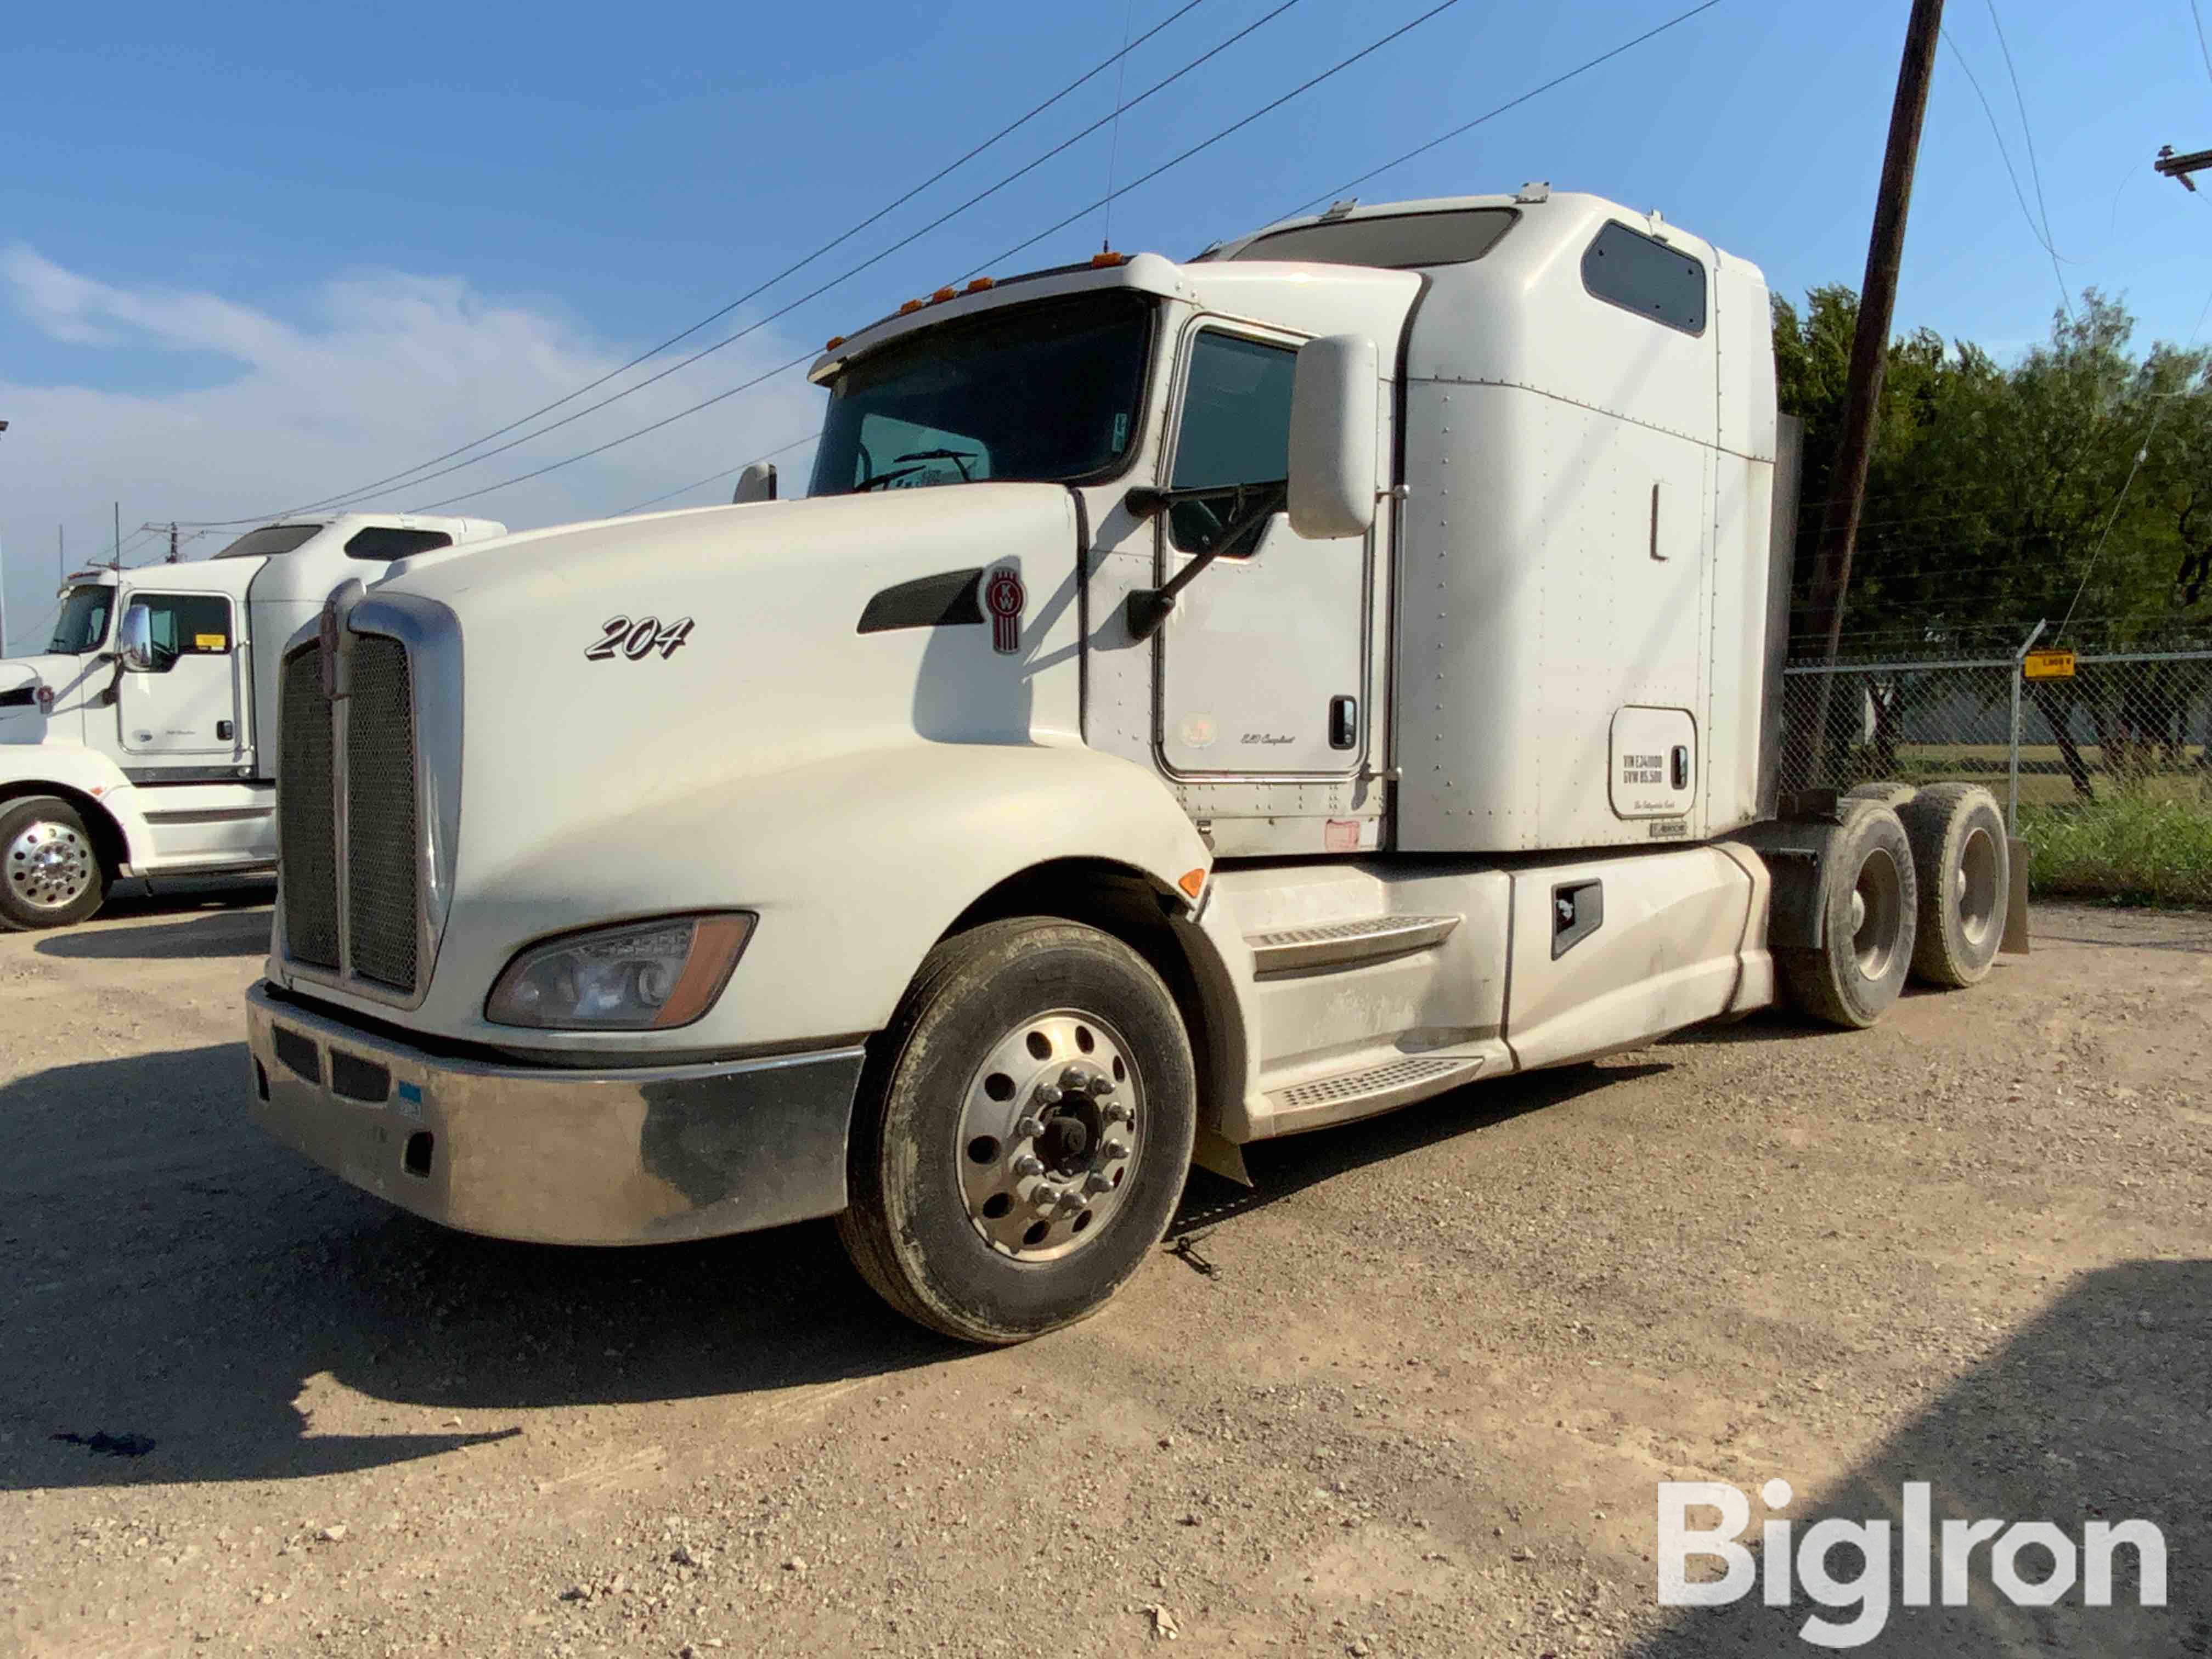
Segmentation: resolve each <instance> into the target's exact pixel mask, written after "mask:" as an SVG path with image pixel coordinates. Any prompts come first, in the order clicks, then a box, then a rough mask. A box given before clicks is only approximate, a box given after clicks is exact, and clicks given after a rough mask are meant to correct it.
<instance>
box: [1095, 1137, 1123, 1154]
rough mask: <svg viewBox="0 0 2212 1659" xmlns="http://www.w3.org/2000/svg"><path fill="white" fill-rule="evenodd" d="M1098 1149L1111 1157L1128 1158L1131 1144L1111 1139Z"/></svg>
mask: <svg viewBox="0 0 2212 1659" xmlns="http://www.w3.org/2000/svg"><path fill="white" fill-rule="evenodd" d="M1098 1150H1099V1151H1100V1152H1103V1153H1104V1154H1105V1155H1106V1156H1107V1157H1108V1158H1127V1157H1128V1155H1129V1146H1128V1143H1127V1141H1121V1140H1109V1141H1108V1142H1107V1143H1106V1144H1105V1145H1104V1146H1101V1147H1100V1148H1099V1149H1098Z"/></svg>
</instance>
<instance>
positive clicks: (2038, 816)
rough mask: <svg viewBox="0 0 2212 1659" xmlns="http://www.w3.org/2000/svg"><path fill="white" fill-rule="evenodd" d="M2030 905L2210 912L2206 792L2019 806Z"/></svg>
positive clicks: (2124, 794) (2210, 815) (2211, 790)
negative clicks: (2075, 903) (2099, 901)
mask: <svg viewBox="0 0 2212 1659" xmlns="http://www.w3.org/2000/svg"><path fill="white" fill-rule="evenodd" d="M2020 833H2021V837H2022V839H2024V840H2025V841H2026V842H2027V843H2028V845H2029V847H2030V848H2033V854H2034V858H2033V862H2032V863H2031V864H2030V865H2029V866H2028V890H2029V891H2030V892H2031V893H2033V895H2034V896H2036V897H2038V898H2055V897H2059V896H2069V897H2078V898H2104V899H2114V900H2117V901H2118V902H2122V903H2124V904H2204V905H2212V787H2207V786H2206V785H2204V784H2202V783H2199V784H2197V785H2195V786H2194V787H2185V788H2182V789H2175V788H2172V787H2170V786H2169V787H2165V788H2160V789H2151V788H2142V787H2133V788H2124V789H2120V790H2118V791H2116V792H2115V793H2111V794H2106V795H2104V796H2101V797H2100V799H2097V800H2095V801H2093V802H2090V803H2087V804H2083V805H2063V806H2057V805H2053V806H2031V805H2027V803H2026V802H2022V803H2021V809H2020Z"/></svg>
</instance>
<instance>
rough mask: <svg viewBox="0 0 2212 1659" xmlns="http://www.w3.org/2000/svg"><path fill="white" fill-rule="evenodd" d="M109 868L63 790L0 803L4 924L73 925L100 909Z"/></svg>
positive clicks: (0, 915)
mask: <svg viewBox="0 0 2212 1659" xmlns="http://www.w3.org/2000/svg"><path fill="white" fill-rule="evenodd" d="M106 896H107V871H106V866H103V865H102V864H101V863H100V848H98V846H97V845H95V844H94V841H93V838H92V832H91V831H90V830H88V829H86V828H85V825H84V819H83V818H82V817H81V816H79V814H78V812H77V810H76V808H75V807H74V806H72V805H70V804H69V803H68V802H67V801H65V800H64V799H61V797H60V796H58V795H27V796H25V797H23V798H22V799H19V800H11V801H9V802H6V803H5V804H0V927H7V928H11V929H21V930H22V931H25V932H32V931H35V930H37V929H40V928H46V927H71V926H73V925H75V924H76V923H77V922H80V921H84V920H85V919H86V918H87V917H88V916H89V915H92V914H93V912H94V911H95V910H97V909H99V908H100V902H101V901H102V900H103V899H105V898H106Z"/></svg>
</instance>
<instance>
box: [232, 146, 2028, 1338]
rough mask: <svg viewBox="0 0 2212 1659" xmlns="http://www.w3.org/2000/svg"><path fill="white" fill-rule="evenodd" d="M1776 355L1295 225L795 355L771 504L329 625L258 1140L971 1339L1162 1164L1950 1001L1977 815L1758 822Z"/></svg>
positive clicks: (1582, 199)
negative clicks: (820, 394)
mask: <svg viewBox="0 0 2212 1659" xmlns="http://www.w3.org/2000/svg"><path fill="white" fill-rule="evenodd" d="M1768 330H1769V322H1768V304H1767V291H1766V287H1765V282H1764V280H1763V279H1762V277H1761V276H1760V274H1759V270H1757V269H1756V268H1755V267H1753V266H1752V265H1750V264H1746V263H1745V262H1744V261H1742V260H1741V259H1738V258H1735V257H1733V256H1731V255H1729V254H1726V253H1723V252H1721V251H1720V250H1718V249H1717V248H1715V247H1713V246H1711V245H1710V244H1709V243H1707V242H1705V241H1703V240H1699V238H1698V237H1696V236H1693V235H1691V234H1688V233H1686V232H1685V231H1682V230H1680V229H1677V228H1674V226H1673V225H1671V224H1668V223H1666V222H1662V220H1661V219H1660V217H1659V216H1657V215H1656V214H1651V213H1644V212H1638V211H1635V210H1630V209H1626V208H1623V207H1620V206H1617V205H1615V204H1613V203H1610V202H1607V201H1602V200H1600V199H1597V198H1595V197H1590V196H1586V195H1570V194H1565V193H1556V194H1555V193H1552V192H1549V191H1547V190H1546V189H1545V188H1543V187H1541V186H1528V187H1524V188H1523V189H1522V191H1520V192H1518V193H1517V194H1515V195H1511V196H1495V197H1463V198H1457V199H1450V200H1440V201H1425V202H1413V203H1403V204H1395V205H1390V206H1381V207H1351V206H1346V207H1340V208H1336V209H1332V210H1330V211H1329V212H1328V213H1327V214H1324V215H1322V216H1319V217H1317V218H1306V219H1299V220H1295V221H1291V222H1286V223H1283V224H1279V225H1276V226H1273V227H1271V228H1267V229H1266V230H1263V231H1261V232H1259V233H1256V234H1253V235H1250V236H1247V237H1245V238H1243V239H1242V240H1237V241H1235V242H1232V243H1230V244H1227V245H1225V246H1217V247H1215V248H1213V249H1210V250H1208V251H1207V252H1206V253H1204V254H1202V255H1200V257H1199V258H1195V259H1194V260H1190V261H1188V262H1185V263H1182V264H1177V263H1176V262H1174V261H1171V260H1170V259H1167V258H1161V257H1158V256H1157V255H1153V254H1148V253H1147V254H1139V255H1136V256H1135V257H1133V258H1124V257H1122V256H1120V255H1115V254H1104V255H1101V256H1099V257H1097V258H1094V259H1092V260H1091V261H1089V262H1088V263H1086V264H1081V265H1076V266H1070V267H1064V268H1061V269H1057V270H1043V271H1038V272H1035V273H1032V274H1030V275H1026V276H1014V277H1007V278H1002V279H1000V280H998V281H996V282H992V281H988V280H978V281H975V282H973V283H969V284H967V285H966V286H965V287H964V288H962V289H959V290H958V291H957V292H956V291H954V290H952V289H942V290H939V292H938V293H937V294H936V295H934V296H933V298H932V299H930V300H928V301H916V302H913V303H909V304H908V305H907V306H905V307H902V308H901V310H900V312H899V313H897V314H896V315H895V316H891V317H888V318H885V319H883V320H882V321H880V322H878V323H875V324H873V325H870V326H869V327H867V328H865V329H863V330H861V331H860V332H858V333H856V334H854V335H853V336H852V337H850V338H840V339H836V340H832V341H831V342H830V343H829V349H828V350H827V351H826V353H825V355H824V356H822V358H821V359H820V361H819V362H817V363H816V364H815V365H814V368H813V370H812V374H813V378H814V380H816V381H817V383H818V384H820V385H821V386H823V387H824V388H825V389H826V391H827V393H828V402H827V407H826V409H825V410H824V423H823V431H822V436H821V441H820V447H819V454H818V459H817V462H816V465H815V471H814V476H813V480H812V484H811V491H810V494H809V496H808V498H807V499H805V500H799V501H766V502H757V503H748V504H745V505H736V506H728V507H708V508H702V509H696V510H690V511H683V512H672V513H657V514H653V515H651V516H647V517H638V518H629V519H621V520H610V521H606V522H603V523H593V524H582V525H572V526H564V527H562V528H558V529H552V530H546V531H542V532H531V533H526V534H521V535H517V536H513V537H510V538H507V539H506V540H505V541H502V542H498V543H494V544H490V545H489V546H486V547H483V548H482V549H480V550H475V551H472V552H471V553H470V554H469V555H468V556H465V557H454V556H451V555H447V554H437V553H433V554H429V555H427V556H422V557H420V558H416V559H412V560H410V561H407V562H405V563H404V564H402V565H400V566H398V567H397V568H395V569H394V571H393V572H392V575H391V576H390V577H389V578H388V579H387V580H385V581H383V582H381V583H380V584H378V585H376V586H372V587H369V588H368V589H367V591H366V592H362V591H359V590H353V589H348V590H346V591H344V592H341V593H340V594H339V595H337V597H335V598H334V599H332V601H331V606H330V609H329V611H328V614H327V616H326V617H325V621H324V623H323V625H322V626H321V627H320V628H319V629H318V630H314V631H311V632H307V633H304V634H302V635H301V636H299V637H298V638H296V639H295V641H294V642H293V643H292V644H291V645H290V646H289V647H288V650H287V654H286V656H285V659H284V661H283V669H282V678H283V698H284V704H283V707H284V738H283V741H284V756H283V791H282V794H281V797H280V801H279V819H280V823H279V844H280V849H281V855H282V864H281V871H282V873H281V879H280V886H279V891H278V902H277V915H276V923H275V936H274V941H273V944H272V947H271V951H270V960H269V964H268V969H267V977H266V979H265V981H263V982H261V983H260V984H258V985H257V986H256V987H254V988H253V989H252V992H251V993H250V998H249V1008H248V1019H249V1024H250V1029H251V1037H252V1057H253V1073H252V1080H251V1084H252V1104H251V1111H252V1115H253V1117H254V1119H255V1120H256V1121H258V1122H259V1123H261V1124H262V1125H263V1126H264V1127H266V1128H267V1129H268V1130H269V1131H270V1133H273V1134H274V1135H276V1137H277V1138H278V1139H282V1140H283V1141H285V1142H288V1143H289V1144H290V1145H291V1146H294V1147H295V1148H297V1149H298V1150H300V1151H301V1152H304V1153H306V1154H307V1156H308V1157H310V1158H313V1159H315V1160H317V1161H319V1163H321V1164H324V1165H325V1166H326V1167H327V1168H328V1169H330V1170H334V1171H336V1172H337V1174H338V1175H340V1176H343V1177H344V1178H345V1179H346V1180H348V1181H349V1182H354V1183H355V1184H356V1185H357V1186H359V1187H362V1188H366V1189H367V1190H368V1191H370V1192H372V1193H374V1194H380V1195H381V1196H382V1197H384V1198H386V1199H387V1200H391V1201H392V1202H393V1203H395V1204H398V1205H401V1206H405V1207H406V1208H408V1209H410V1210H413V1211H415V1212H418V1213H420V1214H422V1215H424V1216H428V1217H429V1218H433V1219H435V1220H437V1221H439V1222H442V1223H444V1224H446V1225H450V1226H453V1227H456V1228H461V1229H465V1230H468V1231H474V1232H479V1233H485V1234H490V1235H495V1236H499V1237H508V1238H515V1239H526V1240H542V1241H550V1242H558V1243H579V1244H582V1243H590V1244H631V1243H647V1242H649V1241H653V1240H663V1239H686V1238H696V1237H702V1236H707V1235H712V1234H720V1233H730V1232H737V1231H746V1230H749V1229H756V1228H763V1227H769V1226H774V1225H779V1224H781V1223H787V1222H793V1221H799V1220H801V1219H804V1218H811V1217H822V1216H835V1217H836V1218H837V1227H838V1230H839V1231H840V1233H841V1235H842V1238H843V1241H844V1243H845V1245H846V1247H847V1249H848V1251H849V1252H850V1254H851V1255H852V1258H853V1260H854V1263H855V1264H856V1265H857V1266H858V1267H859V1268H860V1272H861V1273H862V1274H864V1275H865V1276H866V1279H868V1281H869V1282H870V1283H871V1284H872V1285H874V1286H875V1287H876V1288H877V1289H878V1291H881V1292H882V1294H883V1295H884V1297H885V1298H887V1299H888V1300H889V1301H890V1303H891V1304H892V1305H893V1306H895V1307H896V1308H897V1309H899V1310H902V1311H903V1312H905V1313H907V1314H908V1315H909V1316H912V1317H914V1318H915V1319H917V1320H919V1321H921V1322H923V1323H924V1324H927V1325H929V1326H932V1327H934V1328H937V1329H939V1330H940V1331H944V1332H947V1333H950V1334H952V1335H954V1336H957V1337H960V1338H963V1339H966V1340H972V1341H975V1342H981V1343H998V1342H1009V1341H1015V1340H1021V1339H1024V1338H1027V1337H1030V1336H1034V1335H1036V1334H1039V1333H1041V1332H1043V1331H1047V1330H1050V1329H1052V1328H1054V1327H1057V1326H1060V1325H1063V1324H1065V1323H1066V1322H1070V1321H1072V1320H1075V1319H1079V1318H1080V1317H1082V1316H1085V1315H1086V1314H1088V1313H1090V1312H1091V1311H1093V1310H1096V1309H1097V1308H1098V1307H1099V1306H1100V1305H1101V1304H1103V1302H1104V1301H1105V1300H1106V1299H1107V1298H1108V1297H1109V1296H1110V1295H1111V1294H1112V1292H1113V1291H1115V1288H1116V1287H1117V1286H1118V1285H1121V1283H1122V1282H1123V1281H1124V1280H1125V1279H1127V1278H1128V1276H1129V1275H1130V1274H1131V1273H1133V1272H1134V1271H1135V1270H1136V1268H1137V1267H1138V1266H1139V1263H1140V1262H1142V1261H1143V1260H1144V1259H1145V1258H1146V1255H1147V1254H1148V1253H1149V1252H1150V1251H1151V1250H1152V1249H1153V1248H1154V1246H1155V1245H1156V1244H1157V1243H1158V1241H1159V1239H1160V1238H1161V1237H1162V1235H1163V1232H1164V1229H1165V1228H1166V1226H1167V1225H1168V1224H1169V1221H1170V1217H1171V1215H1172V1213H1173V1212H1174V1210H1175V1208H1176V1202H1177V1199H1178V1195H1179V1194H1180V1192H1181V1190H1182V1186H1183V1182H1184V1177H1185V1175H1186V1172H1187V1170H1188V1167H1189V1166H1190V1165H1191V1164H1192V1163H1193V1162H1194V1161H1195V1162H1197V1163H1199V1164H1203V1165H1205V1166H1206V1167H1209V1168H1212V1169H1215V1170H1221V1171H1224V1172H1225V1173H1229V1174H1231V1175H1237V1174H1241V1173H1242V1170H1243V1157H1242V1153H1241V1151H1240V1149H1241V1148H1242V1147H1243V1146H1246V1145H1248V1144H1249V1143H1251V1142H1254V1141H1258V1140H1264V1139H1268V1138H1270V1137H1273V1136H1277V1135H1284V1134H1291V1133H1302V1132H1304V1131H1307V1130H1311V1129H1317V1128H1320V1127H1323V1126H1325V1125H1332V1124H1340V1123H1343V1122H1346V1121H1349V1120H1353V1119H1358V1118H1361V1117H1364V1116H1367V1115H1370V1114H1373V1113H1377V1112H1382V1111H1385V1110H1389V1109H1395V1108H1400V1107H1406V1106H1409V1105H1412V1104H1413V1103H1417V1102H1419V1101H1422V1100H1424V1099H1426V1098H1429V1097H1433V1096H1436V1095H1438V1094H1441V1093H1443V1091H1447V1090H1451V1089H1456V1088H1458V1087H1460V1086H1462V1085H1466V1084H1469V1083H1474V1082H1479V1081H1483V1080H1487V1079H1494V1078H1502V1077H1507V1076H1510V1075H1512V1074H1514V1073H1520V1072H1525V1071H1528V1070H1531V1069H1533V1068H1535V1067H1538V1066H1559V1065H1563V1064H1566V1063H1569V1062H1571V1061H1576V1060H1587V1059H1589V1058H1591V1057H1592V1056H1595V1055H1601V1054H1607V1053H1610V1052H1613V1051H1617V1050H1620V1049H1625V1048H1633V1047H1636V1046H1638V1045H1641V1044H1644V1043H1647V1042H1650V1041H1651V1040H1653V1039H1654V1038H1656V1037H1658V1036H1663V1035H1665V1034H1666V1033H1668V1032H1671V1031H1675V1030H1680V1029H1681V1028H1683V1027H1686V1026H1690V1025H1693V1024H1697V1023H1699V1022H1700V1021H1704V1020H1711V1019H1716V1018H1725V1017H1728V1016H1731V1015H1738V1014H1741V1013H1743V1012H1747V1011H1749V1010H1753V1009H1759V1008H1763V1007H1765V1006H1769V1005H1770V1004H1772V1003H1774V1002H1776V1001H1777V1000H1780V999H1784V998H1790V999H1794V1000H1796V1001H1797V1002H1798V1003H1800V1004H1802V1006H1804V1007H1805V1008H1807V1009H1808V1010H1810V1011H1811V1012H1813V1013H1814V1014H1816V1015H1818V1016H1819V1017H1820V1018H1824V1019H1826V1020H1830V1021H1833V1022H1837V1023H1840V1024H1845V1025H1864V1024H1869V1023H1871V1022H1872V1021H1873V1020H1875V1018H1877V1017H1878V1016H1880V1015H1881V1012H1883V1010H1884V1009H1885V1008H1886V1007H1887V1006H1888V1005H1889V1004H1890V1002H1891V1001H1892V1000H1893V999H1894V998H1895V997H1896V996H1897V994H1898V992H1899V987H1900V986H1901V984H1902V983H1903V981H1904V980H1905V975H1906V974H1907V972H1908V971H1917V973H1918V974H1920V975H1922V976H1923V978H1924V979H1927V980H1929V981H1933V982H1934V983H1936V984H1940V985H1954V986H1963V985H1966V984H1968V983H1970V982H1972V981H1975V980H1978V979H1979V978H1980V977H1981V976H1982V975H1984V973H1985V972H1986V971H1987V970H1988V969H1989V967H1990V961H1991V958H1992V957H1993V955H1994V954H1995V953H1996V951H1997V949H1998V946H1999V942H2000V939H2001V935H2002V928H2003V925H2004V919H2005V916H2006V915H2007V908H2008V870H2009V863H2008V844H2007V842H2006V838H2005V833H2004V825H2003V823H2002V819H2001V818H2000V817H1999V816H1998V815H1997V813H1996V809H1995V805H1994V803H1993V802H1992V801H1991V800H1990V797H1989V796H1988V794H1987V793H1985V792H1983V791H1980V790H1975V789H1957V788H1940V789H1934V790H1929V791H1925V792H1921V793H1914V792H1911V791H1909V790H1902V789H1890V790H1887V791H1883V792H1881V793H1880V794H1879V796H1878V797H1877V798H1873V799H1846V800H1841V801H1838V799H1835V797H1834V796H1832V795H1827V796H1814V795H1809V794H1808V795H1802V796H1798V797H1795V798H1790V797H1785V796H1784V794H1783V793H1782V792H1781V790H1780V789H1779V787H1778V777H1777V760H1778V747H1779V738H1780V735H1781V733H1780V728H1779V708H1780V704H1779V692H1780V685H1781V682H1780V679H1779V671H1780V666H1781V653H1782V649H1783V644H1784V621H1785V615H1786V611H1785V606H1786V593H1787V589H1788V585H1789V569H1788V557H1789V542H1790V538H1789V536H1788V535H1787V534H1786V533H1784V529H1783V528H1778V527H1786V526H1789V525H1790V524H1791V522H1792V521H1793V519H1794V513H1793V511H1792V510H1791V508H1792V504H1791V502H1790V494H1791V490H1792V488H1793V483H1792V469H1791V465H1790V459H1789V457H1788V455H1787V454H1786V453H1784V447H1783V446H1782V444H1781V443H1780V442H1779V441H1778V420H1777V415H1776V408H1775V381H1774V363H1773V356H1772V353H1771V349H1770V345H1769V332H1768Z"/></svg>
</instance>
